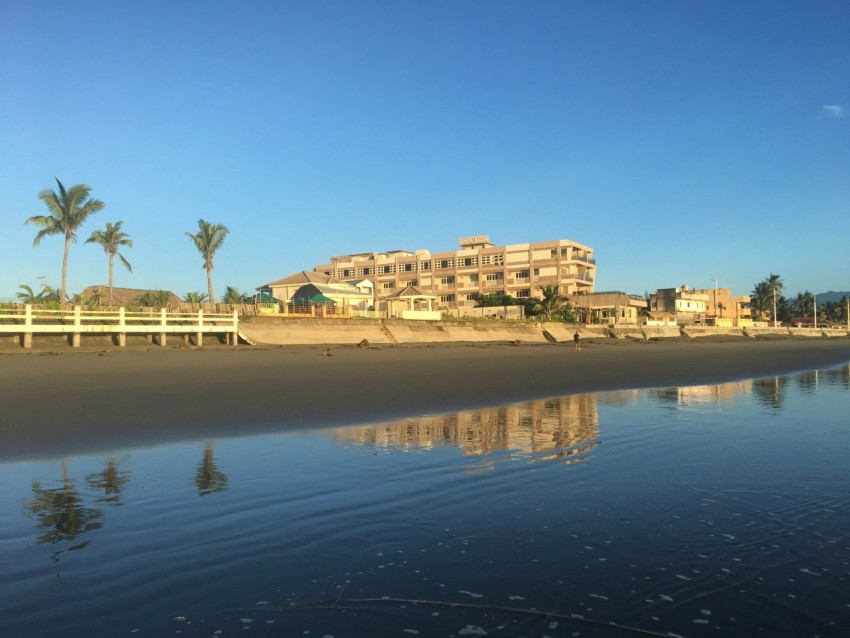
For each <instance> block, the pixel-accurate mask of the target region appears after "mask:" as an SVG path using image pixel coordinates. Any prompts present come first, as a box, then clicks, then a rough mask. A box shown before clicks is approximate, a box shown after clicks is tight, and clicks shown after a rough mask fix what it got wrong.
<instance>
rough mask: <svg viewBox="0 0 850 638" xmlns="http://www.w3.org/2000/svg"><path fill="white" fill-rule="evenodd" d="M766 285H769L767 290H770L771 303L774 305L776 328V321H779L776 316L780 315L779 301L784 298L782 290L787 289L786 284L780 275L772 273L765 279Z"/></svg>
mask: <svg viewBox="0 0 850 638" xmlns="http://www.w3.org/2000/svg"><path fill="white" fill-rule="evenodd" d="M764 283H766V284H767V288H768V290H770V294H771V297H772V299H771V301H772V303H773V312H772V315H773V325H774V327H775V326H776V319H777V316H776V315H778V314H779V310H778V308H777V307H776V306H777V301H778V300H779V298H780V297H781V296H782V294H781V293H782V289H783V288H784V287H785V283H784V282H783V281H782V278H781V277H780V276H779V275H774V274H773V273H770V275H768V276H767V277H766V278H765V280H764Z"/></svg>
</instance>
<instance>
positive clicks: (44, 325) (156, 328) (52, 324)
mask: <svg viewBox="0 0 850 638" xmlns="http://www.w3.org/2000/svg"><path fill="white" fill-rule="evenodd" d="M238 330H239V314H238V312H237V311H236V310H234V311H233V312H231V313H205V312H204V311H203V310H198V311H197V312H191V313H190V312H169V311H168V310H166V309H162V310H159V311H153V312H127V311H125V310H124V308H119V309H118V310H108V311H104V310H83V309H82V308H81V307H80V306H75V307H74V309H73V310H39V309H33V307H32V306H30V305H26V306H24V307H23V308H13V309H10V310H0V335H19V336H20V340H21V345H22V346H23V347H24V348H31V347H32V338H33V335H68V336H69V341H70V343H71V345H72V346H73V347H75V348H77V347H79V346H80V337H81V335H83V334H101V335H115V337H116V338H117V341H118V345H119V346H122V347H123V346H125V345H126V338H127V335H128V334H132V335H145V336H147V337H148V338H149V339H150V340H151V341H156V343H158V344H159V345H160V346H164V345H166V337H167V335H169V334H171V335H181V336H182V338H183V340H184V341H189V340H190V339H194V343H195V345H198V346H200V345H203V335H205V334H214V335H222V336H223V337H224V340H225V343H229V344H232V345H236V343H237V342H238Z"/></svg>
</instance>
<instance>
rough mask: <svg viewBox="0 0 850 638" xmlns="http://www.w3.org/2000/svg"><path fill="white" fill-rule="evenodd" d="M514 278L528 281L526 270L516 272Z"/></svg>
mask: <svg viewBox="0 0 850 638" xmlns="http://www.w3.org/2000/svg"><path fill="white" fill-rule="evenodd" d="M514 276H515V277H516V278H517V279H528V271H527V270H517V271H516V273H515V274H514Z"/></svg>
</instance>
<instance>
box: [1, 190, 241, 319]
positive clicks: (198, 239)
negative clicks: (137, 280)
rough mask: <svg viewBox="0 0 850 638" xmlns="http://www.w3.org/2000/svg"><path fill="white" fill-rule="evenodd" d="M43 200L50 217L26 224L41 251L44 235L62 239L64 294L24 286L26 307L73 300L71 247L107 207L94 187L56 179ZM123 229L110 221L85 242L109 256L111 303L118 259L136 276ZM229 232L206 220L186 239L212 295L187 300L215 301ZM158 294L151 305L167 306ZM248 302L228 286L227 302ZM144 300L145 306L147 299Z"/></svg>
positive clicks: (120, 223) (36, 217) (61, 290)
mask: <svg viewBox="0 0 850 638" xmlns="http://www.w3.org/2000/svg"><path fill="white" fill-rule="evenodd" d="M38 198H39V199H40V200H41V201H42V202H44V205H45V206H46V207H47V214H45V215H34V216H32V217H30V218H28V219H27V220H26V222H25V223H26V224H30V225H32V226H36V227H38V228H40V229H41V230H39V231H38V233H36V236H35V239H34V241H33V246H34V247H38V246H39V245H40V244H41V241H42V240H43V239H44V238H45V237H48V236H51V235H59V236H61V237H62V238H63V240H64V252H63V254H62V281H61V284H60V287H59V290H55V289H53V288H51V287H49V286H47V285H46V284H45V285H43V286H42V290H41V291H39V292H36V291H34V290H33V289H32V288H31V287H30V286H28V285H24V284H22V285H20V286H19V288H20V291H19V292H18V293H17V297H18V299H19V300H21V301H22V302H24V303H41V304H51V303H52V304H57V305H59V306H62V305H64V304H65V302H66V300H67V298H68V294H67V291H68V287H67V283H68V255H69V253H70V249H71V244H74V243H76V241H77V235H78V233H79V231H80V229H81V228H82V226H83V224H85V222H86V221H87V220H88V219H89V217H91V216H92V215H94V214H95V213H98V212H100V211H102V210H103V209H104V208H105V207H106V206H105V204H104V203H103V202H102V201H101V200H99V199H94V198H92V197H91V187H90V186H88V185H86V184H75V185H74V186H71V187H69V188H66V187H65V185H64V184H62V182H61V181H59V179H56V189H55V190H54V189H50V188H48V189H45V190H43V191H41V193H39V195H38ZM123 225H124V222H123V221H117V222H114V223H112V222H107V223H106V226H105V227H104V228H101V229H98V230H95V231H94V232H92V233H91V235H90V236H89V238H88V239H86V241H85V243H86V244H96V245H98V246H100V247H102V248H103V251H104V252H105V253H106V256H107V259H108V263H109V303H110V305H111V304H112V300H113V284H114V261H115V257H118V259H119V261H120V262H121V264H122V265H123V266H124V267H125V268H126V269H127V270H128V271H129V272H131V273H132V272H133V268H132V266H131V265H130V262H128V261H127V259H125V257H124V255H122V254H121V252H120V251H121V249H122V248H132V246H133V240H132V239H131V238H130V236H129V235H128V234H127V233H125V232H124V230H123ZM228 232H229V231H228V229H227V227H226V226H224V225H222V224H214V223H211V222H208V221H207V220H205V219H199V220H198V230H197V231H196V232H189V231H187V232H186V236H187V237H188V238H189V239H190V240H191V241H192V243H193V244H194V246H195V248H197V250H198V252H200V253H201V256H202V257H203V268H204V269H205V270H206V271H207V292H206V293H200V292H197V291H195V292H189V293H187V294H186V297H185V301H188V302H191V303H203V302H205V301H212V300H214V299H215V293H214V290H213V281H212V271H213V259H214V257H215V255H216V253H217V252H218V251H219V250H220V249H221V247H222V245H223V244H224V240H225V238H226V237H227V234H228ZM157 293H160V295H161V294H162V291H157ZM157 293H154V292H149V293H147V295H145V296H146V297H148V296H149V297H151V298H150V299H148V300H147V301H151V302H152V303H151V304H150V305H165V304H161V303H160V304H157V301H158V299H157V298H156V297H157ZM245 298H246V295H245V294H244V293H240V292H239V291H238V290H236V288H233V287H231V286H227V288H226V290H225V294H224V297H223V298H222V302H224V303H241V302H242V301H244V300H245ZM142 301H143V302H144V301H145V300H142ZM160 301H161V300H160ZM166 304H167V302H166Z"/></svg>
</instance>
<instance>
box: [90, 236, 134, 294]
mask: <svg viewBox="0 0 850 638" xmlns="http://www.w3.org/2000/svg"><path fill="white" fill-rule="evenodd" d="M123 223H124V222H115V224H114V225H113V224H111V223H109V222H106V228H104V229H103V230H96V231H94V232H93V233H92V234H91V237H89V238H88V239H87V240H86V243H87V244H97V245H99V246H103V251H104V252H105V253H106V254H107V255H108V256H109V305H110V306H111V305H112V273H113V269H112V260H113V259H114V258H115V256H116V255H117V256H118V259H120V260H121V263H122V264H124V267H125V268H126V269H127V270H128V271H130V272H133V267H132V266H130V262H128V261H127V260H126V259H124V255H122V254H121V253H119V252H118V249H119V248H121V246H127V247H128V248H132V247H133V240H132V239H130V237H129V236H128V235H127V233H125V232H124V231H123V230H121V225H122V224H123Z"/></svg>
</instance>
